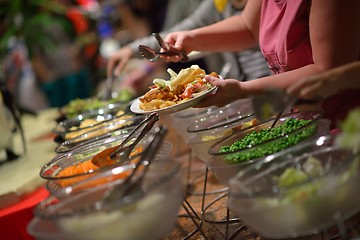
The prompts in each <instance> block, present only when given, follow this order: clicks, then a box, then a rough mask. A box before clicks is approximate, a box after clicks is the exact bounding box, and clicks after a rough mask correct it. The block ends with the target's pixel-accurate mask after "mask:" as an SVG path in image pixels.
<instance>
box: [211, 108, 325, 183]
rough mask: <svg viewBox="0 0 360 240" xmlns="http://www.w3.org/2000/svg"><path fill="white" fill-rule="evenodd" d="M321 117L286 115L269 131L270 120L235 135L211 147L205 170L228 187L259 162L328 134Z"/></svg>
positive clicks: (316, 113) (319, 113)
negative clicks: (207, 168) (237, 176)
mask: <svg viewBox="0 0 360 240" xmlns="http://www.w3.org/2000/svg"><path fill="white" fill-rule="evenodd" d="M322 115H323V111H321V110H319V111H302V112H295V113H288V114H285V115H283V116H281V118H280V119H279V120H278V121H277V123H276V125H275V126H274V127H272V128H271V125H272V123H273V119H270V120H268V121H265V122H263V123H260V124H256V125H254V126H252V127H249V128H246V129H244V130H240V131H237V132H234V133H233V134H232V135H230V136H229V137H227V138H224V139H222V140H220V141H218V142H217V143H215V144H214V145H213V146H211V147H210V149H209V154H210V155H211V156H212V157H211V159H210V160H209V161H207V166H208V167H209V169H210V170H211V171H212V172H213V173H214V175H215V176H216V177H217V178H218V180H219V181H220V182H222V183H223V184H224V185H226V186H227V185H228V182H229V180H230V179H231V177H233V176H235V175H236V174H237V173H238V172H239V171H240V170H242V169H244V168H246V167H248V166H249V165H251V164H253V163H255V162H257V161H259V160H260V159H263V158H264V157H266V156H269V155H272V154H275V153H278V152H282V151H285V150H286V151H291V148H292V147H294V146H296V145H297V144H299V143H302V142H304V141H307V140H311V139H313V138H315V137H317V136H321V135H326V134H328V132H329V125H330V121H329V120H327V119H322V118H321V117H322Z"/></svg>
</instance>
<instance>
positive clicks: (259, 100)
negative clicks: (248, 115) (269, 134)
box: [252, 88, 297, 128]
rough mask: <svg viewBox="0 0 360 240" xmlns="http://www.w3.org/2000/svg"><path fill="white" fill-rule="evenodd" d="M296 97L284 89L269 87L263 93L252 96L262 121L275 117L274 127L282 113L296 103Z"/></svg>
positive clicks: (258, 117) (255, 108) (272, 125)
mask: <svg viewBox="0 0 360 240" xmlns="http://www.w3.org/2000/svg"><path fill="white" fill-rule="evenodd" d="M296 99H297V98H296V97H294V96H290V95H288V94H286V92H285V91H284V90H281V89H277V88H268V89H266V90H265V91H264V92H263V93H261V94H259V95H254V96H253V97H252V104H253V108H254V113H255V116H256V118H257V119H258V120H259V121H260V122H264V121H266V120H269V119H271V118H274V120H273V122H272V124H271V127H270V128H273V127H274V126H275V125H276V123H277V121H278V120H279V119H280V117H281V115H282V114H283V113H284V112H285V111H286V110H288V109H289V108H290V107H291V106H292V105H294V103H295V102H296Z"/></svg>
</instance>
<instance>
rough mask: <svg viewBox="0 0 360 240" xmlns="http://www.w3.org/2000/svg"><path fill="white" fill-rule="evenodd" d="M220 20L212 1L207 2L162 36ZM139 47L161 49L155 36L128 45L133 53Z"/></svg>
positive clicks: (167, 29) (206, 0) (166, 30)
mask: <svg viewBox="0 0 360 240" xmlns="http://www.w3.org/2000/svg"><path fill="white" fill-rule="evenodd" d="M219 20H220V19H219V17H218V16H217V12H216V9H215V7H214V5H213V2H212V0H205V1H203V3H201V4H200V5H199V7H198V8H197V9H196V10H195V11H194V12H193V14H191V15H189V16H188V17H187V18H185V19H183V20H182V21H180V22H178V23H177V24H175V25H173V26H172V27H170V28H166V29H165V30H164V31H162V32H161V33H160V34H161V35H162V36H165V35H166V34H167V33H170V32H176V31H183V30H191V29H195V28H200V27H204V26H207V25H210V24H213V23H215V22H217V21H219ZM139 45H145V46H149V47H151V48H153V49H160V47H159V45H158V43H157V41H156V39H155V38H154V37H153V36H148V37H144V38H141V39H138V40H135V41H134V42H132V43H129V44H128V46H129V47H130V48H131V49H133V51H137V48H138V46H139Z"/></svg>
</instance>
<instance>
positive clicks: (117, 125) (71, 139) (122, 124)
mask: <svg viewBox="0 0 360 240" xmlns="http://www.w3.org/2000/svg"><path fill="white" fill-rule="evenodd" d="M145 117H146V116H131V115H126V116H125V115H124V116H122V117H119V118H116V119H112V120H111V121H106V122H104V123H102V124H99V125H97V126H96V127H95V128H89V129H83V130H82V131H81V132H80V131H78V132H73V133H69V134H71V135H72V136H70V135H67V134H65V135H64V136H63V139H64V140H65V141H64V142H67V143H71V144H77V143H81V142H84V141H87V140H89V139H93V138H96V137H99V136H102V135H105V134H107V133H110V132H113V131H115V130H119V129H124V128H128V127H131V126H137V125H138V124H140V122H141V121H142V120H144V119H145ZM64 142H63V143H64Z"/></svg>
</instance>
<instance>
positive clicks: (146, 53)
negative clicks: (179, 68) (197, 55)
mask: <svg viewBox="0 0 360 240" xmlns="http://www.w3.org/2000/svg"><path fill="white" fill-rule="evenodd" d="M152 35H153V36H154V37H155V38H156V40H157V41H158V43H159V45H160V47H161V48H162V49H164V50H165V51H164V52H156V51H155V50H153V49H151V48H149V47H147V46H144V45H139V52H140V54H141V56H143V57H144V58H146V59H148V60H149V61H151V62H154V61H156V60H157V59H158V58H159V56H160V55H162V56H180V57H181V61H182V62H185V61H188V60H189V57H188V56H187V54H186V53H185V51H183V50H177V49H174V48H173V47H172V45H171V44H170V43H168V42H166V41H164V39H163V38H162V37H161V36H160V34H159V33H153V34H152Z"/></svg>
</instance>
